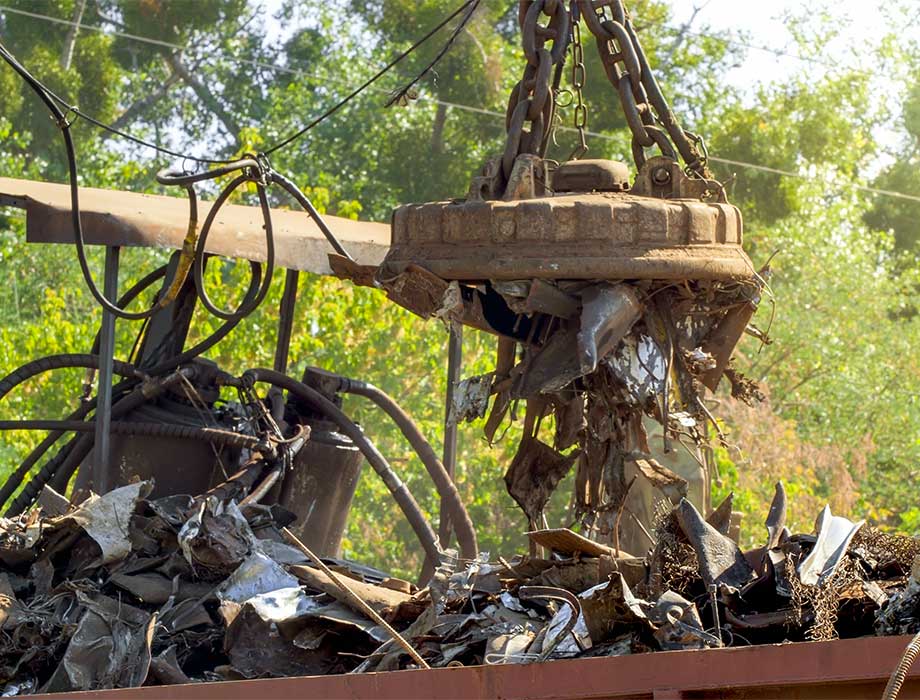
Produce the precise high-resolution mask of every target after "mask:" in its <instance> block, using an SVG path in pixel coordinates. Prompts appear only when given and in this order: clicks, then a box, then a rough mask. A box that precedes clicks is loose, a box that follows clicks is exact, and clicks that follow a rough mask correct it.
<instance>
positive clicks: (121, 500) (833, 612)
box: [0, 471, 920, 694]
mask: <svg viewBox="0 0 920 700" xmlns="http://www.w3.org/2000/svg"><path fill="white" fill-rule="evenodd" d="M655 475H658V476H660V474H658V472H657V471H655V472H654V474H653V476H655ZM665 476H667V475H666V474H665ZM669 483H670V482H669ZM126 488H128V487H126ZM146 493H148V491H147V489H146V487H145V486H144V485H143V484H141V485H132V486H131V487H129V488H128V490H118V491H115V492H112V493H111V494H107V495H105V496H102V497H99V498H95V499H92V500H91V501H90V502H88V503H87V504H85V505H84V506H83V507H82V511H83V512H82V513H81V508H80V507H78V508H76V509H70V510H66V511H65V512H61V511H60V510H58V511H56V512H57V513H59V514H58V515H55V516H53V517H50V518H44V517H42V515H41V513H40V512H39V511H38V510H36V511H33V513H32V514H30V515H27V516H23V518H22V519H19V520H17V521H15V522H10V523H8V525H9V528H10V529H9V531H8V533H7V535H6V540H5V543H4V545H5V546H6V547H7V550H8V554H9V555H10V556H9V557H8V558H7V559H5V560H4V563H3V565H2V570H0V632H2V633H0V683H2V686H0V687H3V689H4V692H5V693H7V694H28V693H33V692H36V691H63V692H73V691H77V690H91V689H99V688H111V687H134V686H139V685H157V684H159V685H166V684H171V683H187V682H199V681H205V680H219V679H240V678H256V677H263V676H284V675H302V674H325V673H347V672H370V671H386V670H396V669H400V668H407V667H411V666H412V664H413V661H412V660H411V658H410V657H409V655H408V654H407V653H406V652H405V650H404V648H403V647H401V646H400V645H399V644H396V643H395V642H394V640H393V639H391V638H390V636H389V634H388V632H386V631H385V630H384V629H383V628H382V627H379V626H378V625H377V624H376V623H375V622H374V621H373V620H370V619H369V618H368V617H366V615H365V614H364V612H363V611H362V609H361V607H360V606H357V605H355V602H354V601H353V600H352V599H350V598H348V596H345V595H344V594H343V593H342V591H341V589H340V588H339V587H338V586H336V585H335V584H334V582H333V581H332V580H331V579H330V578H329V576H328V575H327V574H325V573H323V572H320V571H319V570H317V569H314V568H313V567H312V566H310V563H309V562H308V561H307V560H306V559H305V558H304V557H303V556H300V555H298V553H297V551H296V550H293V549H292V548H290V547H287V546H284V545H280V544H279V542H277V541H275V540H274V539H272V537H273V530H274V529H275V528H276V527H282V526H283V525H281V523H284V524H286V520H285V518H286V516H285V515H284V514H283V513H281V512H280V511H279V512H277V514H276V516H277V517H278V518H280V520H278V521H277V522H275V521H274V520H273V518H274V517H276V516H275V515H272V513H273V512H274V511H272V509H270V508H251V507H244V508H243V509H240V508H239V507H238V506H237V505H236V504H235V503H234V502H232V501H227V502H221V501H215V500H208V499H200V498H198V499H196V498H192V497H188V498H177V497H170V498H169V499H160V500H158V501H147V500H146V498H145V495H144V494H146ZM679 495H680V494H679V491H678V492H676V493H675V494H672V496H673V497H674V499H676V497H677V496H679ZM671 502H672V503H673V499H672V501H671ZM727 503H728V504H729V505H728V506H727V508H728V509H730V503H731V502H730V501H727ZM793 507H794V504H788V503H787V502H786V494H785V490H784V489H783V488H782V485H777V488H776V492H775V494H774V497H773V506H772V507H771V509H770V514H769V515H768V517H767V520H766V522H765V523H764V525H765V531H764V546H762V547H759V548H756V549H754V550H750V551H741V550H740V549H739V548H738V546H737V544H736V543H735V542H733V541H732V540H731V538H729V537H728V536H727V535H726V534H725V529H724V522H723V521H724V520H725V517H724V512H723V511H725V510H726V506H724V505H723V506H720V507H719V508H717V509H716V510H714V511H713V512H712V513H710V514H709V518H708V519H704V518H703V516H702V514H700V513H699V512H697V511H696V510H695V509H694V508H693V507H692V506H690V505H689V503H688V502H686V501H678V503H677V504H675V505H674V506H673V507H672V508H671V509H670V510H669V511H667V512H666V513H664V514H663V516H662V518H661V523H660V525H659V527H658V528H657V529H656V537H657V540H658V542H657V545H656V546H655V547H654V548H653V549H652V550H651V553H650V554H649V556H648V557H633V556H626V555H625V554H622V553H621V554H617V552H616V550H615V549H614V548H610V547H606V546H604V545H600V544H598V543H596V542H592V541H590V540H587V539H585V538H584V537H583V536H580V535H577V534H575V533H572V532H568V531H565V530H559V529H557V530H544V531H535V532H533V533H531V537H532V539H533V542H534V543H535V545H536V544H537V543H539V545H540V546H542V547H544V555H543V556H544V557H546V558H540V557H533V556H519V557H516V558H514V559H512V560H510V561H508V560H505V559H501V558H500V559H499V560H498V561H493V560H492V559H490V557H489V556H488V554H483V555H481V556H480V558H479V559H477V560H476V561H465V560H462V559H460V558H459V557H458V556H457V553H456V552H455V551H452V550H449V551H446V552H445V553H444V555H443V559H442V562H441V564H440V567H439V568H438V570H437V572H436V574H435V576H434V578H433V579H432V580H431V582H430V583H429V585H428V587H426V588H424V589H422V590H415V589H413V588H412V587H411V586H409V585H408V584H405V585H396V584H394V583H393V582H391V581H390V580H389V579H388V577H387V576H386V574H384V573H383V572H377V571H375V570H371V569H368V568H367V567H361V566H358V565H348V563H347V562H342V561H338V562H336V564H337V565H338V566H340V567H341V566H346V567H348V575H349V576H350V577H351V588H352V590H353V592H354V593H355V594H357V595H359V596H360V597H361V598H362V599H363V600H364V601H365V602H366V603H367V604H368V605H370V606H371V607H372V608H373V609H374V610H375V611H377V613H378V614H380V615H382V616H383V617H384V619H385V620H386V621H387V622H388V623H389V624H390V625H393V626H394V627H395V628H396V629H397V630H399V633H400V634H401V635H402V636H403V638H404V639H405V640H407V642H408V643H409V644H411V645H412V646H413V647H414V648H415V649H416V650H417V651H418V652H419V653H420V654H421V655H422V656H423V658H424V659H425V660H426V662H427V663H428V664H429V665H431V666H433V667H439V666H447V665H457V664H463V665H470V664H508V663H536V662H541V661H545V660H552V659H559V658H571V657H575V656H602V655H608V656H609V655H622V654H631V653H642V652H648V651H657V650H680V649H702V648H711V647H718V646H734V645H747V644H756V643H768V642H777V641H783V640H803V639H825V638H831V637H833V636H837V635H839V636H855V635H864V634H874V633H878V634H903V633H906V632H913V631H915V630H916V629H917V627H918V626H920V556H918V555H920V542H918V541H917V540H914V539H912V538H908V537H904V536H898V535H893V534H890V533H881V532H879V531H878V530H874V529H872V528H870V527H869V526H868V525H865V524H861V523H853V522H851V521H849V520H846V519H844V518H839V516H831V514H830V512H829V511H825V512H824V513H823V514H822V515H821V517H819V519H818V521H817V523H818V532H816V533H815V534H791V533H789V531H788V529H787V528H786V527H785V518H786V510H787V508H793ZM105 512H112V513H118V518H115V517H114V516H113V517H109V518H107V519H106V518H103V519H100V518H99V517H97V516H96V515H93V514H94V513H95V514H98V513H105ZM90 516H92V517H90ZM122 518H124V520H123V521H122ZM831 518H838V519H837V520H832V519H831ZM103 522H106V523H108V527H110V528H112V529H107V530H104V531H102V532H100V530H99V528H100V527H101V526H100V523H103ZM822 533H823V537H822ZM212 534H213V537H212ZM260 534H262V535H265V537H267V538H268V539H260V537H259V535H260ZM227 543H231V545H232V546H228V544H227ZM126 544H127V549H126ZM204 561H206V562H208V565H207V566H204V565H203V564H202V562H204ZM340 570H341V569H340ZM221 571H226V572H227V573H225V574H221V573H220V572H221ZM74 572H75V574H76V578H68V575H69V574H70V573H74Z"/></svg>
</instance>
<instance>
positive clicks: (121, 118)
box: [102, 73, 179, 141]
mask: <svg viewBox="0 0 920 700" xmlns="http://www.w3.org/2000/svg"><path fill="white" fill-rule="evenodd" d="M177 82H179V76H178V75H176V74H175V73H170V74H169V77H167V78H166V80H165V81H163V83H162V84H161V85H160V86H159V87H158V88H157V89H156V90H154V91H153V92H151V93H149V94H148V95H146V96H145V97H143V98H141V99H139V100H137V101H135V102H134V103H132V104H131V105H130V106H129V107H128V108H127V109H125V110H124V111H123V112H122V113H121V114H120V115H118V118H117V119H116V120H115V121H114V122H113V123H112V126H113V127H115V128H116V129H124V128H125V127H126V126H128V125H129V124H131V123H132V122H133V121H134V120H135V119H137V118H138V117H140V116H141V115H142V114H143V113H144V112H146V111H147V110H148V109H150V108H151V107H153V106H154V105H155V104H156V103H157V102H159V101H160V100H162V99H163V98H164V97H166V95H168V94H169V91H170V90H172V88H173V86H174V85H175V84H176V83H177ZM113 135H114V134H112V133H111V132H109V131H103V132H102V140H103V141H105V140H106V139H108V138H110V137H112V136H113Z"/></svg>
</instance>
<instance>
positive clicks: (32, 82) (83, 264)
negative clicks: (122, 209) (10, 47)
mask: <svg viewBox="0 0 920 700" xmlns="http://www.w3.org/2000/svg"><path fill="white" fill-rule="evenodd" d="M0 57H2V58H3V59H4V60H5V61H6V62H7V63H8V64H9V65H10V67H11V68H13V70H15V71H16V72H17V73H18V74H19V76H20V77H21V78H22V79H23V80H24V81H25V82H26V84H27V85H28V86H29V87H30V88H32V90H33V91H34V92H35V94H37V95H38V97H39V99H41V101H42V102H44V103H45V106H46V107H47V108H48V110H49V111H50V112H51V115H52V116H53V117H54V120H55V121H56V122H57V125H58V127H59V128H60V130H61V135H62V136H63V138H64V149H65V151H66V153H67V169H68V175H69V186H70V218H71V222H72V225H73V238H74V245H75V246H76V249H77V260H78V262H79V263H80V271H81V272H82V274H83V279H84V281H85V282H86V286H87V287H88V288H89V291H90V294H92V295H93V298H94V299H95V300H96V302H97V303H98V304H99V305H100V306H101V307H102V308H103V309H105V310H106V311H108V312H109V313H111V314H113V315H114V316H116V317H118V318H124V319H127V320H130V321H140V320H143V319H145V318H150V317H151V316H153V314H154V313H156V312H157V311H158V310H159V309H161V308H163V307H165V306H167V305H168V304H169V303H170V302H172V299H170V298H169V297H168V296H166V295H164V296H163V297H162V298H161V299H160V300H159V301H158V302H157V303H156V304H155V305H154V306H152V307H151V308H149V309H147V310H146V311H140V312H136V313H132V312H128V311H125V310H124V309H123V308H120V307H119V306H118V305H117V304H113V303H112V302H111V301H109V300H108V299H106V297H105V295H104V294H103V293H102V292H101V291H100V290H99V288H98V287H97V286H96V282H95V281H94V280H93V275H92V272H91V271H90V269H89V262H88V261H87V259H86V242H85V240H84V236H83V224H82V221H81V218H80V190H79V186H78V184H77V153H76V149H75V148H74V143H73V137H72V136H71V135H70V122H68V121H67V115H65V114H64V112H62V111H61V109H60V107H58V105H57V103H56V102H55V100H54V97H53V96H52V95H51V94H50V93H49V92H48V90H47V89H46V88H45V86H44V85H42V84H41V82H39V81H38V80H37V79H36V78H35V77H34V76H33V75H32V74H31V73H29V71H28V70H27V69H26V68H25V67H24V66H23V65H22V64H21V63H19V61H17V60H16V57H15V56H13V54H11V53H10V52H9V51H7V49H6V47H4V46H3V45H2V44H0ZM173 281H175V280H173ZM173 287H176V285H174V284H172V282H171V283H170V289H173Z"/></svg>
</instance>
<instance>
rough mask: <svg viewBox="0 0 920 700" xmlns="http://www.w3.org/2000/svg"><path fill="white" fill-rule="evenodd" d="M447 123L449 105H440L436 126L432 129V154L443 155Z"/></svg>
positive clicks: (435, 118) (435, 117)
mask: <svg viewBox="0 0 920 700" xmlns="http://www.w3.org/2000/svg"><path fill="white" fill-rule="evenodd" d="M446 123H447V105H446V104H444V103H443V102H440V103H438V111H437V112H435V115H434V124H433V125H432V127H431V152H432V153H434V154H441V153H443V152H444V125H445V124H446Z"/></svg>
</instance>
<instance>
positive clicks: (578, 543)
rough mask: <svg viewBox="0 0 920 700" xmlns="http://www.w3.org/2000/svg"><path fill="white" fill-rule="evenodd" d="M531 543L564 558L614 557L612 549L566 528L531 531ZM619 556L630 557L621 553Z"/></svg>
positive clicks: (528, 534) (614, 552) (529, 535)
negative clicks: (583, 556)
mask: <svg viewBox="0 0 920 700" xmlns="http://www.w3.org/2000/svg"><path fill="white" fill-rule="evenodd" d="M527 537H529V538H530V539H531V540H532V541H533V542H536V543H537V544H538V545H540V546H541V547H546V548H548V549H551V550H552V551H554V552H558V553H559V554H563V555H566V556H570V557H571V556H578V555H580V554H584V555H585V556H589V557H602V556H608V557H613V556H616V551H615V550H614V549H613V547H608V546H606V545H603V544H600V543H599V542H595V541H594V540H589V539H588V538H587V537H584V536H583V535H579V534H578V533H577V532H573V531H572V530H570V529H569V528H567V527H561V528H551V529H548V530H533V531H531V532H528V533H527ZM620 554H621V556H630V555H626V554H625V553H623V552H621V553H620Z"/></svg>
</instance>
